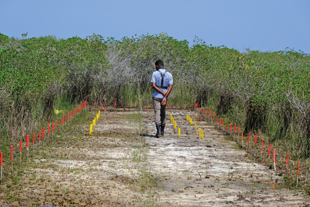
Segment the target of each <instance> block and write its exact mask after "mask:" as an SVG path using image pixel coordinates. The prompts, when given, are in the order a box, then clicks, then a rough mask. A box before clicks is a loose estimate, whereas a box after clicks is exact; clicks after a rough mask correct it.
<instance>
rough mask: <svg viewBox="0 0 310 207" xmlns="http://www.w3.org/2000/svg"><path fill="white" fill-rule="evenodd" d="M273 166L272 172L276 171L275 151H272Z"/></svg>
mask: <svg viewBox="0 0 310 207" xmlns="http://www.w3.org/2000/svg"><path fill="white" fill-rule="evenodd" d="M273 166H274V171H276V150H275V149H274V150H273Z"/></svg>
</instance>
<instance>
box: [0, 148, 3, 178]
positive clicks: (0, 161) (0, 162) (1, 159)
mask: <svg viewBox="0 0 310 207" xmlns="http://www.w3.org/2000/svg"><path fill="white" fill-rule="evenodd" d="M0 157H1V158H0V164H1V166H0V167H1V177H0V178H1V181H2V161H3V155H2V152H1V156H0Z"/></svg>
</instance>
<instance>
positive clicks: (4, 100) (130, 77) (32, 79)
mask: <svg viewBox="0 0 310 207" xmlns="http://www.w3.org/2000/svg"><path fill="white" fill-rule="evenodd" d="M157 59H163V60H164V62H165V67H166V68H167V70H168V71H170V72H171V73H172V74H173V75H174V90H173V93H172V94H171V97H170V99H169V105H170V106H176V107H190V106H193V103H194V101H198V102H199V103H200V104H201V105H202V106H208V107H211V108H213V109H214V110H215V111H216V112H217V114H218V115H221V116H222V117H226V118H227V119H229V120H231V121H235V122H237V123H240V124H241V126H242V129H243V131H245V132H249V131H252V132H255V133H258V134H262V135H265V136H268V137H270V138H271V140H273V141H279V140H280V141H281V140H286V141H289V142H290V143H291V144H290V145H288V146H286V147H287V151H288V152H295V154H293V156H295V157H300V156H303V157H304V156H309V154H310V120H309V115H310V110H309V106H310V101H309V98H310V91H309V81H310V76H309V75H310V74H309V73H310V56H309V55H308V54H304V53H303V52H300V51H299V52H296V51H294V50H290V49H286V50H284V51H277V52H259V51H250V50H248V51H247V52H245V53H241V52H239V51H237V50H234V49H229V48H227V47H225V46H220V47H215V46H212V45H207V44H206V43H205V42H203V41H202V40H201V39H199V38H195V39H194V44H193V46H189V42H187V41H186V40H184V41H179V40H176V39H174V38H172V37H170V36H168V35H166V34H159V35H146V36H144V35H143V36H139V37H138V36H135V37H131V38H129V37H124V38H123V39H121V40H115V39H113V38H107V39H104V38H103V37H102V36H100V35H92V36H89V37H87V38H85V39H82V38H78V37H73V38H69V39H66V40H64V39H56V38H55V37H51V36H47V37H40V38H29V39H15V38H9V37H7V36H5V35H2V34H0V112H1V120H0V122H1V123H0V127H1V128H0V133H1V137H4V138H5V139H6V140H10V142H14V140H16V139H20V137H24V135H25V134H26V133H27V131H30V130H32V129H33V127H34V128H36V126H38V125H39V124H37V125H36V124H35V123H41V122H42V123H43V122H44V121H43V120H46V121H47V120H48V119H49V118H50V116H51V115H52V113H51V112H52V108H53V107H56V108H59V107H64V105H61V103H63V102H64V100H66V102H70V103H75V102H79V101H84V100H87V101H88V102H90V103H92V104H101V103H103V104H104V105H112V103H113V99H114V98H118V104H119V105H120V106H128V107H129V106H135V107H138V106H139V107H141V106H144V105H151V104H152V100H151V98H150V97H151V94H152V89H151V87H150V77H151V74H152V72H153V71H154V69H155V66H154V62H155V61H156V60H157Z"/></svg>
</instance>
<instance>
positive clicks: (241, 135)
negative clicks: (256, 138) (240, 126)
mask: <svg viewBox="0 0 310 207" xmlns="http://www.w3.org/2000/svg"><path fill="white" fill-rule="evenodd" d="M241 140H242V148H243V132H242V134H241Z"/></svg>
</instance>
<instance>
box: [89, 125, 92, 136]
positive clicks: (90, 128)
mask: <svg viewBox="0 0 310 207" xmlns="http://www.w3.org/2000/svg"><path fill="white" fill-rule="evenodd" d="M92 133H93V125H92V124H91V125H90V127H89V135H91V134H92Z"/></svg>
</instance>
